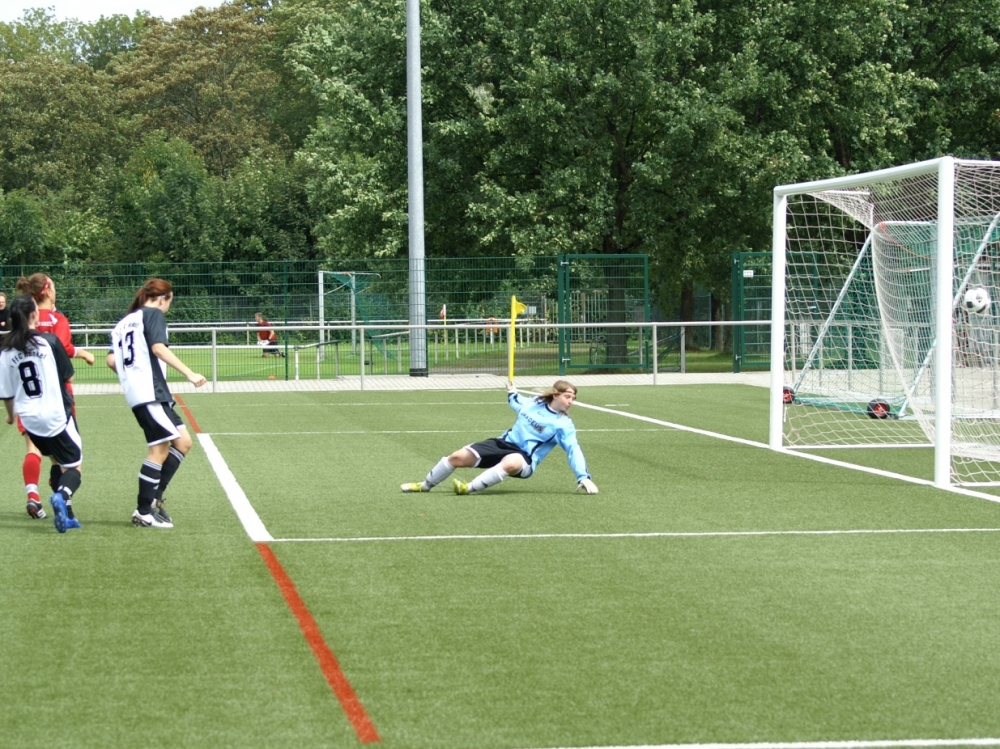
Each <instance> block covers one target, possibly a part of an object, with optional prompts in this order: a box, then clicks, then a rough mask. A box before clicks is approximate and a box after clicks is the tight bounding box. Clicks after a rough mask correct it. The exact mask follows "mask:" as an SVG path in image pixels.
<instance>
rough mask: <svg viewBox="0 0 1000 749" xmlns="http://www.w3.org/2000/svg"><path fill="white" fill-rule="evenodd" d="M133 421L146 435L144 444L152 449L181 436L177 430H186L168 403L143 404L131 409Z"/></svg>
mask: <svg viewBox="0 0 1000 749" xmlns="http://www.w3.org/2000/svg"><path fill="white" fill-rule="evenodd" d="M132 413H133V414H135V420H136V421H138V422H139V426H141V427H142V431H143V434H145V435H146V444H147V445H149V446H150V447H152V446H153V445H160V444H162V443H164V442H173V441H174V440H175V439H177V438H178V437H180V436H181V433H180V432H179V431H178V429H186V427H185V426H184V421H183V420H182V419H181V417H180V416H178V415H177V412H176V411H174V409H173V408H171V407H170V404H169V403H143V404H142V405H139V406H136V407H135V408H133V409H132Z"/></svg>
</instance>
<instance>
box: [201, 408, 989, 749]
mask: <svg viewBox="0 0 1000 749" xmlns="http://www.w3.org/2000/svg"><path fill="white" fill-rule="evenodd" d="M396 405H400V404H396ZM576 405H577V406H579V407H581V408H587V409H591V410H593V411H601V412H604V413H609V414H614V415H616V416H623V417H625V418H628V419H635V420H638V421H642V422H646V423H649V424H654V425H656V426H658V427H664V428H667V429H674V430H677V431H681V432H689V433H691V434H698V435H701V436H705V437H711V438H714V439H720V440H723V441H727V442H736V443H737V444H742V445H747V446H749V447H757V448H762V449H765V450H767V449H770V448H769V447H768V445H766V444H764V443H763V442H756V441H754V440H747V439H742V438H740V437H732V436H730V435H727V434H719V433H718V432H710V431H708V430H704V429H696V428H694V427H689V426H685V425H683V424H675V423H673V422H669V421H662V420H660V419H654V418H652V417H649V416H641V415H638V414H633V413H628V412H627V411H618V410H615V409H612V408H606V407H603V406H594V405H590V404H587V403H579V402H578V403H577V404H576ZM590 431H594V432H597V431H609V432H616V431H661V430H659V429H644V430H633V429H621V430H619V429H606V430H596V429H595V430H590ZM454 433H456V430H398V431H388V430H387V431H377V432H372V431H364V430H350V431H329V432H283V433H281V434H285V435H290V434H296V435H320V434H454ZM268 434H272V433H266V432H218V433H217V435H225V436H265V435H268ZM273 434H278V433H273ZM198 439H199V440H200V441H201V444H202V446H203V447H204V449H205V454H206V455H207V456H208V459H209V463H211V465H212V468H213V470H214V471H215V473H216V475H217V476H218V478H219V482H220V483H221V484H222V486H223V489H224V490H225V492H226V496H228V497H229V501H230V503H231V504H232V506H233V509H234V510H235V511H236V515H237V517H238V518H239V519H240V522H241V523H242V524H243V527H244V529H245V530H246V532H247V535H248V536H249V537H250V539H251V540H252V541H254V542H267V543H270V542H302V543H316V542H326V543H352V542H378V541H444V540H500V539H556V538H580V539H611V538H690V537H729V536H832V535H862V534H903V533H993V532H997V531H998V530H1000V529H996V528H926V529H885V530H876V529H861V530H825V531H824V530H812V531H806V530H800V531H706V532H650V533H540V534H502V535H501V534H498V535H474V534H473V535H462V534H456V535H448V536H370V537H354V538H338V537H329V538H280V539H275V538H273V537H272V536H271V534H270V533H269V532H268V530H267V528H266V527H265V526H264V523H263V522H262V521H261V519H260V517H259V516H258V515H257V512H256V511H255V510H254V508H253V505H251V503H250V500H249V499H248V498H247V496H246V493H245V492H244V491H243V489H242V487H240V485H239V482H237V481H236V477H235V476H234V475H233V473H232V471H231V470H230V469H229V466H228V465H227V464H226V461H225V459H224V458H223V457H222V454H221V453H220V452H219V450H218V448H217V447H216V446H215V443H214V442H213V441H212V437H211V436H210V435H208V434H204V433H202V434H199V435H198ZM779 452H781V453H783V454H786V455H793V456H796V457H799V458H804V459H806V460H813V461H815V462H818V463H825V464H827V465H833V466H837V467H840V468H848V469H850V470H855V471H862V472H865V473H871V474H873V475H876V476H883V477H886V478H892V479H897V480H900V481H906V482H909V483H912V484H919V485H921V486H929V487H934V483H933V482H932V481H928V480H926V479H918V478H915V477H913V476H905V475H903V474H899V473H894V472H892V471H883V470H880V469H877V468H869V467H867V466H859V465H854V464H852V463H845V462H843V461H839V460H833V459H831V458H826V457H823V456H820V455H812V454H810V453H800V452H796V451H794V450H788V449H782V450H780V451H779ZM946 491H951V492H953V493H956V494H962V495H965V496H969V497H975V498H977V499H985V500H987V501H989V502H997V503H1000V497H997V496H995V495H992V494H986V493H984V492H977V491H973V490H970V489H963V488H961V487H949V488H948V489H946ZM678 746H681V745H678ZM703 746H709V745H703ZM720 746H722V745H720ZM734 746H742V745H734Z"/></svg>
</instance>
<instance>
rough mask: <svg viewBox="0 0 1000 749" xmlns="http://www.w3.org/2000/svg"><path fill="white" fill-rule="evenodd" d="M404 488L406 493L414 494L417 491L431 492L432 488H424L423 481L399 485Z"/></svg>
mask: <svg viewBox="0 0 1000 749" xmlns="http://www.w3.org/2000/svg"><path fill="white" fill-rule="evenodd" d="M399 488H400V489H402V490H403V493H404V494H413V493H415V492H429V491H430V489H425V488H424V482H423V481H414V482H413V483H412V484H403V485H402V486H400V487H399Z"/></svg>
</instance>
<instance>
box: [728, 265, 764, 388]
mask: <svg viewBox="0 0 1000 749" xmlns="http://www.w3.org/2000/svg"><path fill="white" fill-rule="evenodd" d="M732 269H733V272H732V284H733V320H747V321H752V320H761V321H767V320H770V319H771V253H770V252H734V253H733V264H732ZM770 366H771V328H770V327H769V326H767V325H736V326H734V328H733V372H742V371H747V370H761V369H768V368H769V367H770Z"/></svg>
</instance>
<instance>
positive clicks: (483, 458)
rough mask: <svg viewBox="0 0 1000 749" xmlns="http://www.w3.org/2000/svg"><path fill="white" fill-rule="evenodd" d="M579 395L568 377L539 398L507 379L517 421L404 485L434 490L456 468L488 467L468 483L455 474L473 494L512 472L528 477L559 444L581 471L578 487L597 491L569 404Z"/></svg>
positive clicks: (460, 487)
mask: <svg viewBox="0 0 1000 749" xmlns="http://www.w3.org/2000/svg"><path fill="white" fill-rule="evenodd" d="M575 400H576V388H575V387H574V386H573V385H572V383H569V382H567V381H566V380H557V381H556V382H555V384H554V385H553V386H552V387H551V388H549V389H547V390H545V391H544V392H542V394H541V395H539V396H536V397H535V398H531V399H526V398H523V397H522V396H521V395H520V394H518V392H517V390H516V389H515V388H514V384H513V383H508V384H507V403H508V404H509V405H510V407H511V408H512V409H513V410H514V411H515V412H516V413H517V420H516V421H515V422H514V426H512V427H511V428H510V429H508V430H507V431H506V432H504V433H503V434H501V435H500V436H499V437H497V438H495V439H488V440H484V441H482V442H476V443H474V444H471V445H466V446H465V447H463V448H461V449H460V450H456V451H455V452H453V453H452V454H451V455H449V456H447V457H445V458H441V460H439V461H438V463H437V465H436V466H434V467H433V468H432V469H431V472H430V473H428V474H427V478H425V479H424V480H423V481H418V482H415V483H412V484H403V485H402V487H400V488H401V489H402V490H403V491H404V492H407V493H409V492H429V491H430V490H431V489H433V488H434V487H435V486H437V485H438V484H440V483H441V482H442V481H444V480H445V479H447V478H448V477H449V476H450V475H451V474H452V472H454V470H455V469H456V468H484V469H486V470H484V471H483V472H482V473H480V474H479V475H478V476H476V477H475V478H474V479H472V481H470V482H469V483H468V484H466V483H465V482H464V481H459V480H458V479H454V480H453V482H452V484H453V486H454V489H455V494H472V493H473V492H481V491H482V490H483V489H486V488H488V487H491V486H494V485H495V484H499V483H500V482H501V481H503V480H504V479H505V478H507V477H508V476H514V477H515V478H520V479H526V478H528V477H529V476H531V475H532V474H533V473H534V472H535V469H536V468H538V465H539V463H541V462H542V461H543V460H544V459H545V456H546V455H548V454H549V452H551V450H552V448H553V447H555V446H556V445H559V447H561V448H562V449H563V450H565V451H566V457H567V458H568V459H569V467H570V468H571V469H572V470H573V473H574V474H576V481H577V488H578V489H582V490H583V491H585V492H587V494H597V485H596V484H594V482H593V481H591V480H590V474H589V473H588V472H587V461H586V460H585V459H584V457H583V450H581V449H580V445H579V443H578V442H577V441H576V427H575V426H574V425H573V421H572V420H571V419H570V418H569V409H570V408H571V407H572V405H573V402H574V401H575Z"/></svg>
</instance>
